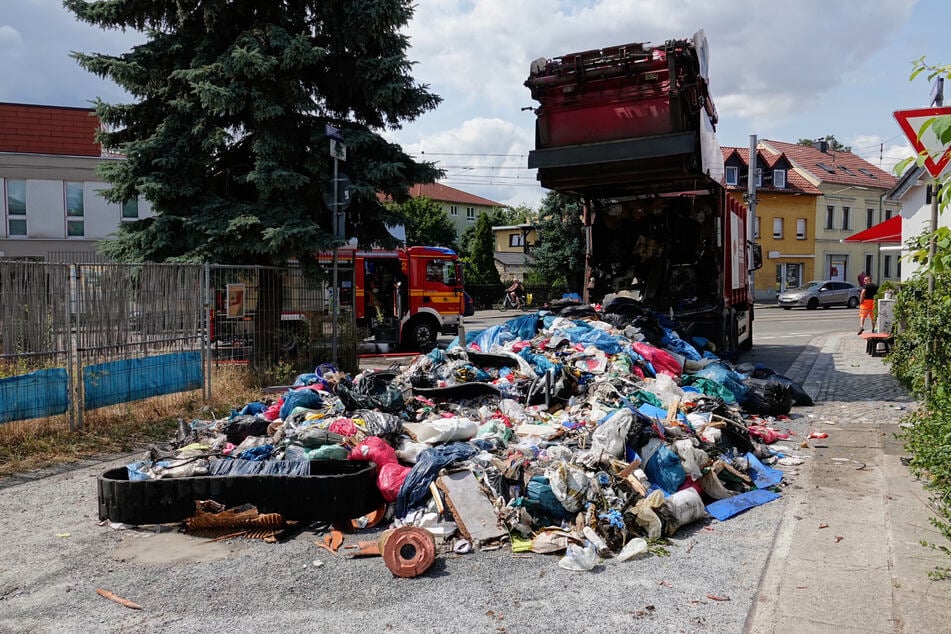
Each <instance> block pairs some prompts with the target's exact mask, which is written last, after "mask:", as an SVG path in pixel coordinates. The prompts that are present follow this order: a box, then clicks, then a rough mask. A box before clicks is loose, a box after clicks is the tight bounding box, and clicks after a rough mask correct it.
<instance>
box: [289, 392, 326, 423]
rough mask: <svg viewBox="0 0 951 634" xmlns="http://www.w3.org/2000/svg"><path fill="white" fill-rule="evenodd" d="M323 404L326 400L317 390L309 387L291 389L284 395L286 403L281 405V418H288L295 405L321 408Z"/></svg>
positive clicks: (306, 407) (305, 407)
mask: <svg viewBox="0 0 951 634" xmlns="http://www.w3.org/2000/svg"><path fill="white" fill-rule="evenodd" d="M323 404H324V400H323V399H322V398H320V394H318V393H317V391H316V390H312V389H309V388H302V389H299V390H291V391H289V392H287V393H286V394H285V395H284V403H283V405H281V412H280V414H279V416H280V417H281V420H287V417H288V416H290V415H291V412H293V411H294V408H295V407H303V408H304V409H320V408H321V407H322V406H323Z"/></svg>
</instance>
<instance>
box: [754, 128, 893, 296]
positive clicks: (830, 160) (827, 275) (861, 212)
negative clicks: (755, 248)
mask: <svg viewBox="0 0 951 634" xmlns="http://www.w3.org/2000/svg"><path fill="white" fill-rule="evenodd" d="M759 152H760V153H761V154H762V155H763V156H764V157H767V158H770V157H774V156H778V155H782V156H785V157H786V159H787V160H788V161H789V162H790V163H791V164H792V166H793V168H794V170H795V172H796V173H798V174H799V175H800V176H802V178H803V179H805V180H806V181H807V182H808V183H809V184H810V185H812V186H813V187H815V188H817V189H818V190H819V191H820V196H819V197H817V198H816V199H815V208H814V210H813V213H812V216H811V217H812V218H813V224H814V227H815V243H814V246H813V249H814V251H813V252H814V254H815V269H814V271H815V272H814V274H813V276H812V279H820V280H827V279H829V280H839V281H844V282H851V283H852V284H856V285H858V278H859V275H860V274H863V273H869V274H871V275H872V276H873V277H874V278H875V279H876V281H877V282H878V283H881V282H882V281H885V280H896V281H897V280H898V279H899V277H900V276H901V272H900V270H899V262H898V254H897V253H896V252H894V251H891V250H882V249H880V246H881V245H879V244H875V243H869V244H863V243H848V242H843V240H844V239H845V238H847V237H849V236H851V235H853V234H855V233H857V232H859V231H862V230H863V229H867V228H869V227H871V226H873V225H877V224H878V223H880V222H884V221H885V220H888V219H889V218H891V217H892V216H894V215H897V214H898V213H899V212H900V211H901V205H900V203H898V202H897V201H893V200H888V199H887V194H888V192H889V191H890V190H891V189H892V188H893V187H894V186H895V183H896V181H897V179H896V177H895V176H893V175H892V174H889V173H888V172H886V171H884V170H882V169H879V168H878V167H875V166H874V165H872V164H871V163H869V162H868V161H866V160H864V159H862V158H860V157H858V156H856V155H854V154H852V153H851V152H844V151H842V150H833V149H832V148H830V147H829V145H828V143H827V142H826V141H817V142H816V143H815V145H814V146H813V147H808V146H804V145H795V144H793V143H783V142H781V141H771V140H762V141H760V142H759ZM763 251H764V252H765V251H766V249H765V248H764V249H763Z"/></svg>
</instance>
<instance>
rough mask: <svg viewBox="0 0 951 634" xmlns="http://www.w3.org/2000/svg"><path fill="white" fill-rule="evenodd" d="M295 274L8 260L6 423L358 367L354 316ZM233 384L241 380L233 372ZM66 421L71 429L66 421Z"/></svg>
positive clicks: (316, 279) (1, 311)
mask: <svg viewBox="0 0 951 634" xmlns="http://www.w3.org/2000/svg"><path fill="white" fill-rule="evenodd" d="M324 279H326V277H324V276H320V275H306V274H305V273H304V271H303V270H301V269H300V268H297V267H288V268H268V267H246V266H221V265H176V264H151V263H149V264H108V263H86V264H69V265H67V264H49V263H37V262H24V261H0V297H2V301H0V423H5V422H10V421H17V420H29V419H35V418H45V419H52V420H53V421H54V422H55V421H57V420H61V419H65V421H66V422H68V424H69V426H70V428H76V427H82V426H83V417H84V414H85V413H86V412H88V411H90V410H95V409H98V408H101V407H105V406H108V405H115V404H120V403H129V402H133V401H139V400H141V399H147V398H152V399H154V398H158V397H161V396H162V395H169V394H179V393H182V392H188V391H192V390H203V397H204V398H205V399H209V398H211V397H212V396H213V394H214V390H215V389H216V387H217V386H216V385H215V380H214V377H215V376H216V369H217V368H219V367H221V366H238V367H239V368H242V369H244V370H246V372H248V373H249V374H250V375H251V377H250V379H251V381H252V382H254V381H257V382H259V383H263V382H267V381H273V380H275V379H277V380H278V381H279V382H282V381H288V382H289V381H290V380H292V379H293V377H294V376H296V374H298V373H303V372H308V371H313V370H314V369H315V368H316V367H317V366H318V365H320V364H321V363H326V362H329V361H332V360H336V361H337V365H338V367H341V368H345V369H347V370H352V369H355V368H356V365H357V362H356V339H357V337H358V334H357V333H356V330H355V328H354V326H353V320H352V314H351V313H350V312H349V311H347V310H337V311H336V313H337V314H339V316H340V319H339V320H337V321H334V320H333V316H334V314H335V311H334V306H333V303H332V299H333V292H332V289H330V288H328V286H327V284H326V282H324V281H323V280H324ZM229 375H230V376H234V372H233V371H232V372H229ZM64 424H66V423H65V422H64Z"/></svg>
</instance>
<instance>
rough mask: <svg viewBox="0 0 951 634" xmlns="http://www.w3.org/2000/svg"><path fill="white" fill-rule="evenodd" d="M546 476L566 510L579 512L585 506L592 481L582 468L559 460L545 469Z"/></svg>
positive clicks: (553, 491)
mask: <svg viewBox="0 0 951 634" xmlns="http://www.w3.org/2000/svg"><path fill="white" fill-rule="evenodd" d="M545 477H546V478H548V483H549V484H550V485H551V491H552V493H554V494H555V497H556V498H558V501H559V502H561V505H562V506H564V507H565V509H566V510H568V511H569V512H571V513H577V512H579V511H580V510H582V509H583V508H584V503H585V500H586V499H587V496H588V488H589V487H590V486H591V482H590V481H589V479H588V474H586V473H585V472H584V471H583V470H582V469H579V468H578V467H576V466H574V465H572V464H568V463H567V462H559V463H557V464H554V465H552V467H551V468H550V469H547V470H546V471H545Z"/></svg>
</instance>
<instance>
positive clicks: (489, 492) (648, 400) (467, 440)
mask: <svg viewBox="0 0 951 634" xmlns="http://www.w3.org/2000/svg"><path fill="white" fill-rule="evenodd" d="M794 404H797V405H810V404H812V402H811V400H810V399H809V396H808V395H807V394H806V393H805V392H804V391H803V390H802V388H801V386H799V385H797V384H796V383H794V382H793V381H791V380H790V379H788V378H786V377H783V376H780V375H777V374H775V373H774V372H772V371H771V370H769V369H768V368H763V367H743V366H735V365H734V364H732V363H730V362H729V361H727V360H725V359H723V358H720V357H718V356H717V355H716V353H715V350H714V349H713V346H712V345H711V344H710V342H708V341H706V340H704V339H702V338H690V337H687V336H685V334H684V332H683V330H682V329H681V328H680V327H679V325H678V324H676V323H675V322H672V321H671V320H669V319H667V318H666V317H665V316H663V315H660V314H657V313H654V312H652V311H651V310H650V309H648V308H647V307H646V306H644V305H643V304H641V303H640V302H638V301H637V300H635V299H633V298H630V297H624V296H614V297H608V298H606V299H605V302H604V304H603V305H602V306H601V307H593V306H590V305H582V304H580V303H577V302H571V301H566V302H563V303H562V304H561V305H559V303H558V302H555V303H554V305H552V306H551V310H546V311H542V312H538V313H535V314H526V315H522V316H519V317H516V318H514V319H511V320H509V321H507V322H505V323H503V324H499V325H496V326H493V327H491V328H488V329H486V330H484V331H481V332H475V333H471V334H470V335H469V336H468V337H467V339H466V341H465V342H460V341H458V340H457V341H455V342H453V344H451V345H450V346H449V347H448V348H447V349H445V350H442V349H435V350H433V351H431V352H430V353H429V354H426V355H420V356H418V357H416V359H415V360H414V361H413V362H412V363H411V364H410V365H408V366H406V367H392V368H390V369H386V370H367V371H364V372H361V373H360V374H358V375H356V376H353V377H351V376H349V375H347V374H345V373H343V372H339V371H337V370H336V369H335V368H333V367H332V366H330V365H327V364H324V365H321V366H320V367H318V368H316V369H315V371H314V372H313V373H309V374H304V375H300V376H299V377H297V380H296V381H295V384H294V385H293V386H290V387H289V388H288V389H287V390H286V392H284V393H283V394H282V395H281V396H280V398H277V399H276V400H273V401H269V400H266V399H263V398H262V399H261V400H259V401H255V402H251V403H247V404H245V405H244V407H243V408H242V409H241V410H240V411H233V412H232V413H231V415H230V416H228V417H226V418H223V419H220V420H208V421H206V420H196V421H193V422H191V423H190V424H182V425H181V429H180V431H179V435H178V438H177V439H176V441H175V442H174V443H173V445H172V446H173V448H174V449H173V450H172V451H169V452H165V453H162V452H158V451H153V452H152V455H151V456H150V457H149V459H146V460H143V461H141V462H138V463H135V464H132V465H129V470H130V479H136V478H169V477H172V478H174V477H180V476H197V475H203V474H210V475H236V476H237V475H244V474H254V473H272V474H273V473H294V474H306V473H307V470H308V468H309V465H310V464H311V461H320V460H362V461H372V462H373V463H375V465H376V477H377V486H378V488H379V491H380V493H381V495H382V498H383V500H385V502H386V505H387V506H386V509H385V517H386V518H387V519H388V520H389V522H390V525H391V526H397V527H401V526H414V527H421V528H425V529H427V530H430V531H431V532H433V533H434V534H435V535H436V536H437V537H442V538H446V539H447V540H448V539H449V538H453V537H454V538H455V539H456V546H455V547H456V548H457V550H458V549H460V548H461V549H465V548H466V545H471V546H472V547H486V546H488V545H497V544H498V543H500V542H506V541H507V542H509V543H510V544H511V547H512V548H513V550H516V551H532V552H543V553H554V552H557V553H563V554H564V557H563V559H562V565H563V566H564V567H566V568H571V569H590V565H593V561H594V560H595V558H596V557H605V556H617V557H619V558H621V559H626V558H630V557H633V556H635V555H636V554H638V553H641V552H644V551H646V550H647V548H648V540H653V539H658V538H662V537H664V536H669V535H672V534H674V533H675V532H676V531H677V530H678V529H679V528H680V527H682V526H686V525H688V524H691V523H693V522H697V521H701V520H704V519H706V518H707V517H708V516H712V517H714V518H716V519H719V520H725V519H727V518H729V517H732V516H733V515H735V514H737V513H740V512H742V511H744V510H747V509H749V508H752V507H755V506H758V505H760V504H764V503H766V502H769V501H771V500H774V499H776V498H777V497H779V490H780V489H781V487H782V486H783V472H782V471H781V470H779V469H776V468H773V467H772V466H770V465H772V464H775V462H776V461H777V458H778V456H777V455H775V454H774V453H773V452H772V451H771V450H770V448H769V446H768V445H769V443H771V442H774V441H775V440H776V439H777V438H779V437H783V436H784V435H783V433H782V431H781V430H779V429H777V428H776V425H777V424H780V423H781V422H782V420H783V418H784V417H786V415H788V414H789V412H790V409H791V407H792V406H793V405H794ZM383 515H384V514H381V516H383ZM460 543H461V544H462V545H461V546H459V544H460ZM460 552H461V551H460ZM589 564H590V565H589Z"/></svg>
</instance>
